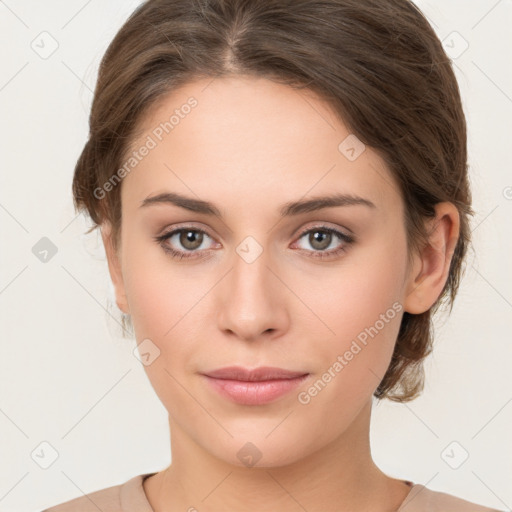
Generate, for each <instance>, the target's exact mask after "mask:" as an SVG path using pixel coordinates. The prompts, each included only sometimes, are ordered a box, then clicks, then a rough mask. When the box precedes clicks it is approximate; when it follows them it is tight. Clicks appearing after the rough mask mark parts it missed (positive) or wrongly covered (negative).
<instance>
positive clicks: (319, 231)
mask: <svg viewBox="0 0 512 512" xmlns="http://www.w3.org/2000/svg"><path fill="white" fill-rule="evenodd" d="M306 235H307V239H306V240H307V243H309V244H310V245H311V247H313V250H309V249H304V248H302V247H299V249H300V250H301V251H306V252H307V253H309V256H310V257H312V258H333V257H336V256H338V255H339V254H341V253H342V252H344V251H346V250H347V247H348V246H349V245H350V244H352V243H353V242H354V241H355V238H354V237H353V236H352V235H349V234H346V233H343V232H341V231H338V230H337V229H334V228H331V227H328V226H317V227H314V228H310V229H308V230H306V231H303V232H302V234H301V235H300V236H299V240H301V239H302V238H305V237H306ZM208 238H209V239H212V237H210V235H208V233H206V231H203V230H202V229H198V228H195V227H193V226H185V227H182V228H179V229H173V230H172V231H170V232H168V233H164V234H162V235H159V236H156V237H154V239H155V241H156V242H158V243H159V244H160V245H161V246H162V248H163V249H164V251H165V252H166V253H168V254H170V255H171V257H172V258H175V259H179V260H181V259H184V258H185V259H187V258H204V257H207V256H208V254H209V253H210V249H211V248H210V249H208V248H205V247H202V246H203V243H204V242H205V240H207V239H208ZM336 239H338V240H339V241H341V245H338V247H336V243H335V242H336ZM333 242H334V245H335V248H334V249H332V250H330V251H328V250H327V249H328V248H329V247H330V246H332V244H333ZM173 246H174V247H173ZM175 247H177V248H175Z"/></svg>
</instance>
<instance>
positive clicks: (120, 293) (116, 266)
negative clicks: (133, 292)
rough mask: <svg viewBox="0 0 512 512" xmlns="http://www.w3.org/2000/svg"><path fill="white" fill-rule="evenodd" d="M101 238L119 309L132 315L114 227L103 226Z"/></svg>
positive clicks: (106, 224)
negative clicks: (114, 240)
mask: <svg viewBox="0 0 512 512" xmlns="http://www.w3.org/2000/svg"><path fill="white" fill-rule="evenodd" d="M101 238H102V239H103V245H104V246H105V253H106V255H107V262H108V271H109V273H110V278H111V279H112V284H113V285H114V290H115V294H116V303H117V307H118V308H119V309H120V310H121V311H122V312H123V313H126V314H130V308H129V306H128V300H127V298H126V293H125V289H124V281H123V274H122V272H121V261H120V258H119V255H118V253H117V252H116V250H115V249H114V243H113V238H112V226H111V224H109V223H108V222H105V223H103V224H102V225H101Z"/></svg>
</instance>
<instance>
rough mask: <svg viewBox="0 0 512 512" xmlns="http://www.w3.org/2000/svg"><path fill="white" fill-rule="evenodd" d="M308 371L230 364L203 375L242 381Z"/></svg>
mask: <svg viewBox="0 0 512 512" xmlns="http://www.w3.org/2000/svg"><path fill="white" fill-rule="evenodd" d="M307 373H308V372H302V371H298V372H295V371H291V370H285V369H284V368H276V367H272V366H260V367H259V368H254V369H252V370H250V369H248V368H243V367H242V366H229V367H226V368H219V369H218V370H212V371H209V372H205V373H204V374H203V375H207V376H208V377H214V378H216V379H230V380H241V381H264V380H276V379H293V378H295V377H302V376H303V375H307Z"/></svg>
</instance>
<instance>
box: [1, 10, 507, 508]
mask: <svg viewBox="0 0 512 512" xmlns="http://www.w3.org/2000/svg"><path fill="white" fill-rule="evenodd" d="M417 3H418V5H419V6H420V8H421V9H422V10H423V11H424V13H425V14H426V15H427V16H428V17H429V19H430V21H431V23H432V24H433V26H434V28H435V30H436V32H437V34H438V35H439V37H440V38H441V39H443V40H445V41H446V42H447V45H448V47H450V51H451V52H452V53H451V55H452V56H453V62H454V63H455V65H456V66H455V67H456V72H457V78H458V80H459V84H460V87H461V90H462V95H463V101H464V105H465V109H466V113H467V120H468V125H469V151H470V162H471V171H470V172H471V180H472V184H473V191H474V192H473V193H474V208H475V210H476V212H477V213H476V216H475V219H474V222H473V236H474V245H475V249H476V256H472V255H470V258H469V260H468V267H467V273H466V276H465V279H464V281H463V284H462V287H461V290H460V293H459V296H458V299H457V301H456V304H455V307H454V310H453V313H452V315H451V317H450V318H449V319H446V317H444V318H441V319H439V320H438V321H437V322H436V325H437V333H436V342H435V351H434V355H433V356H432V357H430V358H429V359H428V361H427V365H426V370H427V384H426V389H425V391H424V393H423V395H422V396H421V397H420V398H418V399H417V400H415V401H414V402H411V403H408V404H402V405H399V404H393V403H390V402H387V401H385V402H382V403H380V404H378V405H377V406H376V407H375V408H374V412H373V424H372V431H371V434H372V449H373V455H374V458H375V460H376V462H377V464H378V465H379V466H380V467H381V469H382V470H383V471H385V472H387V473H388V474H389V475H392V476H394V477H397V478H405V479H410V480H412V481H414V482H415V483H422V484H424V485H427V486H428V487H429V488H431V489H434V490H439V491H444V492H448V493H451V494H454V495H458V496H461V497H463V498H465V499H467V500H470V501H475V502H478V503H482V504H486V505H488V506H492V507H496V508H498V509H501V510H505V509H510V508H511V506H512V441H511V438H510V432H511V425H512V421H511V420H512V384H511V378H510V364H511V360H512V357H511V356H512V343H511V336H510V326H511V320H512V315H511V313H512V272H511V266H510V254H511V253H512V244H511V236H510V235H511V228H510V220H511V218H512V173H511V163H512V162H511V160H512V159H511V157H510V149H511V146H512V143H511V141H510V136H511V135H512V130H511V114H512V68H511V66H510V55H511V53H512V41H511V36H510V27H511V26H512V23H511V22H512V2H511V1H510V0H501V1H496V0H480V1H472V2H468V1H467V0H449V1H448V0H436V1H430V2H426V1H418V2H417ZM138 4H139V2H138V1H134V0H131V1H126V0H109V1H100V0H89V1H84V0H72V1H66V2H64V1H60V2H59V1H57V0H51V1H50V0H47V1H45V2H40V1H36V0H25V1H21V0H19V1H16V0H6V1H1V0H0V33H1V34H2V54H1V65H0V108H1V117H0V119H1V126H0V130H1V131H0V141H1V157H0V158H1V160H0V161H1V169H2V173H1V177H0V180H1V182H0V183H1V185H0V226H1V239H2V245H1V247H2V250H1V252H0V254H1V257H2V264H1V266H0V312H1V315H2V324H1V325H2V332H1V338H0V339H1V357H0V443H1V446H0V450H1V451H0V511H2V512H3V511H10V512H13V511H19V512H25V511H36V510H41V509H43V508H46V507H48V506H50V505H54V504H56V503H60V502H62V501H66V500H69V499H71V498H74V497H77V496H79V495H81V494H82V493H87V492H92V491H94V490H98V489H102V488H105V487H109V486H111V485H117V484H119V483H122V482H124V481H126V480H127V479H129V478H131V477H133V476H135V475H137V474H140V473H145V472H153V471H158V470H160V469H162V468H164V467H165V466H166V465H168V463H169V462H170V458H169V457H170V447H169V438H168V427H167V413H166V411H165V409H164V408H163V406H162V405H161V403H160V401H159V400H158V398H157V397H156V395H155V393H154V392H153V390H152V388H151V385H150V384H149V381H148V380H147V378H146V376H145V373H144V370H143V368H142V366H141V364H140V363H139V361H138V360H137V359H136V358H135V357H134V355H133V350H134V348H135V342H134V341H129V340H127V339H123V338H122V337H121V334H120V329H119V325H118V323H117V322H118V321H119V315H118V312H117V310H116V306H115V303H114V302H113V294H112V287H111V284H110V280H109V276H108V273H107V266H106V262H105V259H104V252H103V248H102V246H101V245H100V244H99V242H100V240H99V239H98V237H97V235H96V234H93V235H89V236H84V235H83V233H84V231H85V230H86V228H87V227H88V226H89V224H88V222H87V221H86V220H85V219H84V218H83V217H82V216H79V217H76V215H75V213H74V210H73V206H72V196H71V179H72V173H73V168H74V164H75V161H76V159H77V157H78V155H79V153H80V151H81V149H82V146H83V144H84V143H85V141H86V136H87V118H88V113H89V108H90V104H91V99H92V90H93V89H94V84H95V79H96V73H97V68H98V64H99V61H100V59H101V57H102V55H103V53H104V51H105V49H106V48H107V45H108V44H109V42H110V41H111V39H112V38H113V36H114V34H115V33H116V31H117V30H118V29H119V27H120V26H121V24H122V23H123V22H124V20H125V19H126V18H127V16H128V15H129V14H130V13H131V12H132V11H133V9H134V8H135V7H136V6H137V5H138ZM454 31H455V32H457V34H453V32H454ZM42 32H47V33H48V34H50V35H48V34H43V35H41V33H42ZM52 39H54V40H55V41H56V43H52ZM464 41H466V42H467V44H468V45H469V46H468V48H467V49H466V50H465V51H463V52H462V50H463V49H464V44H465V43H464ZM52 44H58V48H57V49H56V50H55V52H54V53H53V54H51V55H44V54H42V53H43V52H45V51H46V52H49V51H50V50H51V49H52V46H51V45H52ZM461 52H462V53H461ZM43 57H46V58H43ZM507 62H508V64H507ZM42 237H48V238H49V239H50V240H51V241H52V242H53V244H55V246H56V248H57V253H56V254H55V255H54V256H53V257H51V258H48V259H49V261H47V262H46V263H43V262H41V261H40V260H39V259H38V258H37V257H36V256H35V255H34V254H33V252H32V248H33V247H34V246H35V245H36V244H37V243H38V241H39V240H40V239H41V238H42ZM454 441H455V442H456V443H457V444H455V445H453V444H451V443H453V442H454ZM41 443H44V444H41ZM46 443H49V445H51V446H52V447H53V449H54V450H56V453H57V454H58V457H57V459H56V460H55V461H54V462H53V463H52V464H51V465H50V466H49V467H48V468H47V469H43V468H42V467H41V465H47V464H49V463H50V462H51V458H52V448H50V447H49V445H48V444H46ZM447 447H448V448H447ZM464 451H466V452H467V453H468V454H469V458H468V459H467V460H466V461H465V462H464V463H463V464H462V465H460V467H458V469H453V468H452V467H450V465H449V464H448V463H447V462H448V461H449V462H450V464H451V465H452V466H456V465H458V464H459V463H460V461H461V460H462V458H461V457H463V456H464Z"/></svg>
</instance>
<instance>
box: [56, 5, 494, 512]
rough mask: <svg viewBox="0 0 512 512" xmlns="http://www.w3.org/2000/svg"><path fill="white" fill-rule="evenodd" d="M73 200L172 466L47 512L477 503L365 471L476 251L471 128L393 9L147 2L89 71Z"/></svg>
mask: <svg viewBox="0 0 512 512" xmlns="http://www.w3.org/2000/svg"><path fill="white" fill-rule="evenodd" d="M73 193H74V199H75V205H76V207H77V209H78V210H83V211H86V212H87V213H88V215H90V217H91V218H92V220H93V221H94V224H95V226H94V227H99V228H100V229H101V234H102V238H103V242H104V245H105V249H106V253H107V257H108V266H109V271H110V276H111V278H112V282H113V284H114V288H115V292H116V301H117V305H118V307H119V308H120V309H121V310H122V311H123V313H124V315H125V318H126V319H127V321H129V323H130V324H131V325H132V326H133V331H134V334H135V337H136V340H137V343H138V350H139V353H140V358H141V362H142V363H143V364H144V368H145V371H146V372H147V375H148V377H149V379H150V381H151V384H152V385H153V387H154V389H155V391H156V393H157V395H158V397H159V398H160V400H161V401H162V403H163V405H164V406H165V407H166V409H167V410H168V413H169V427H170V435H171V446H172V464H171V465H170V466H169V467H168V468H166V469H165V470H163V471H160V472H156V473H149V474H143V475H138V476H136V477H134V478H132V479H130V480H129V481H128V482H126V483H125V484H123V485H118V486H114V487H110V488H108V489H103V490H100V491H97V492H95V493H92V494H89V495H88V496H82V497H79V498H76V499H74V500H71V501H69V502H66V503H64V504H61V505H59V506H56V507H52V508H50V509H48V510H47V512H58V511H65V510H69V511H71V510H77V511H78V510H81V511H82V510H89V509H90V510H97V509H98V508H99V509H100V510H103V511H105V512H106V511H121V510H122V511H124V512H129V511H133V512H135V511H136V510H137V511H139V512H141V511H151V510H154V511H157V512H159V511H164V510H168V511H171V510H172V511H174V510H188V511H195V510H198V511H200V512H201V511H224V510H237V511H255V510H258V511H259V510H269V511H270V510H280V511H281V512H282V511H292V510H293V511H295V510H308V511H313V510H322V511H334V510H336V511H338V512H339V511H343V512H344V511H363V510H364V511H369V510H371V511H375V512H389V511H400V512H420V511H427V510H437V509H439V510H450V512H453V511H468V512H469V511H471V512H479V511H482V512H483V511H489V510H491V509H489V508H486V507H485V506H482V505H478V504H475V503H470V502H469V501H466V500H464V499H463V498H461V497H456V496H452V495H449V494H446V493H440V492H436V491H433V490H431V489H428V488H427V487H425V486H423V485H421V484H415V483H413V482H411V481H407V480H400V479H396V478H392V477H390V476H388V475H386V474H385V473H384V472H383V471H381V470H380V469H379V468H378V467H377V466H376V464H375V463H374V462H373V460H372V456H371V453H370V443H369V428H370V417H371V408H372V401H373V400H374V399H384V398H387V399H390V400H394V401H398V402H405V401H408V400H412V399H414V398H415V397H417V396H418V395H419V393H420V392H421V390H422V388H423V370H422V362H423V360H424V358H425V357H426V356H427V355H428V354H429V353H430V352H431V349H432V332H431V325H430V322H431V318H432V315H433V313H434V312H435V311H436V309H437V308H438V307H439V305H440V304H442V303H443V300H445V302H447V303H449V304H452V302H453V300H454V298H455V295H456V292H457V288H458V285H459V279H460V277H461V273H462V263H463V260H464V256H465V254H466V249H467V246H468V243H469V234H470V231H469V216H470V215H471V213H472V210H471V196H470V190H469V184H468V176H467V151H466V124H465V117H464V113H463V109H462V105H461V99H460V94H459V89H458V86H457V82H456V79H455V76H454V74H453V71H452V67H451V64H450V60H449V58H448V57H447V56H446V54H445V53H444V51H443V48H442V45H441V43H440V42H439V40H438V38H437V36H436V35H435V33H434V32H433V30H432V29H431V27H430V26H429V24H428V23H427V21H426V20H425V18H424V17H423V15H422V14H421V13H420V12H419V10H418V9H417V8H416V7H415V6H414V4H413V3H411V2H409V1H408V0H399V1H398V0H386V1H382V0H364V1H360V0H328V1H321V2H319V1H310V0H293V1H292V0H258V1H254V0H205V1H199V0H196V1H190V0H149V1H147V2H145V3H143V4H142V5H141V6H140V7H139V8H137V10H136V11H135V12H134V13H133V14H132V16H131V17H130V18H129V19H128V21H127V22H126V23H125V24H124V26H123V27H122V28H121V29H120V31H119V32H118V34H117V35H116V37H115V38H114V40H113V41H112V43H111V44H110V46H109V48H108V50H107V52H106V54H105V56H104V58H103V60H102V63H101V67H100V71H99V76H98V83H97V87H96V90H95V95H94V101H93V105H92V111H91V116H90V137H89V140H88V142H87V144H86V146H85V148H84V149H83V152H82V154H81V156H80V158H79V160H78V162H77V166H76V169H75V176H74V182H73Z"/></svg>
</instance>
